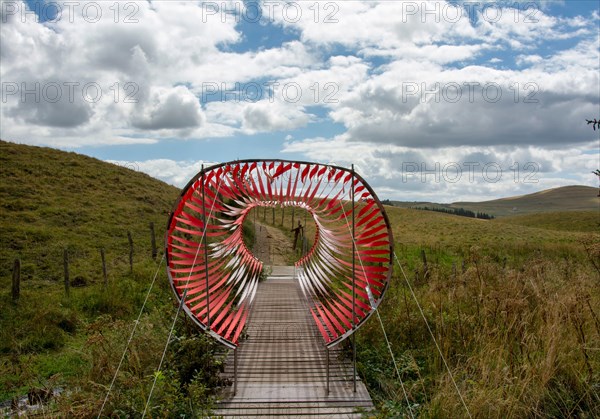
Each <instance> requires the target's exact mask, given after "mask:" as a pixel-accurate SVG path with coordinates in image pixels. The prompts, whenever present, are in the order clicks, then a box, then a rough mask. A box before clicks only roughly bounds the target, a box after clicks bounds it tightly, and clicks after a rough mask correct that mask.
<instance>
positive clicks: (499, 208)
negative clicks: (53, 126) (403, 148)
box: [394, 185, 600, 217]
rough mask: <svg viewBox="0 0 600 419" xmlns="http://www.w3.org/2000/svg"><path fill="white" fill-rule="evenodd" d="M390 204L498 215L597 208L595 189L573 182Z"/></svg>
mask: <svg viewBox="0 0 600 419" xmlns="http://www.w3.org/2000/svg"><path fill="white" fill-rule="evenodd" d="M394 205H396V206H399V207H403V208H422V207H429V208H463V209H466V210H470V211H473V212H484V213H487V214H491V215H493V216H495V217H501V216H511V215H525V214H535V213H542V212H543V213H546V212H565V211H600V198H599V197H598V189H597V188H592V187H590V186H582V185H573V186H563V187H560V188H553V189H546V190H544V191H540V192H535V193H532V194H527V195H520V196H513V197H509V198H501V199H494V200H491V201H482V202H453V203H452V204H438V203H433V202H397V201H396V202H394Z"/></svg>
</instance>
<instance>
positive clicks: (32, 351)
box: [0, 142, 220, 417]
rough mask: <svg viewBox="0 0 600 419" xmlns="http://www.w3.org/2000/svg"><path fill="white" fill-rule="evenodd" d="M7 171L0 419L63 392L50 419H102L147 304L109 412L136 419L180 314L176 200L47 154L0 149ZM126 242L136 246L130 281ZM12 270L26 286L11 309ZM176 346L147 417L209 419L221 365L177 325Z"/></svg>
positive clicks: (200, 340) (1, 186) (166, 189)
mask: <svg viewBox="0 0 600 419" xmlns="http://www.w3.org/2000/svg"><path fill="white" fill-rule="evenodd" d="M0 162H1V164H0V217H1V220H2V221H1V231H2V234H1V237H0V416H3V415H4V414H5V413H7V412H8V411H10V407H9V406H10V403H11V399H12V398H13V397H20V396H23V395H27V394H28V393H31V392H34V393H36V394H45V393H44V392H48V391H52V390H55V389H64V392H63V393H62V394H61V396H60V397H55V398H53V399H52V400H51V402H50V411H51V412H54V413H53V416H56V415H58V416H59V417H95V416H97V415H98V413H99V412H100V407H101V405H102V402H103V399H104V397H105V396H106V393H107V389H108V386H109V384H110V382H111V380H112V379H113V376H114V373H115V371H116V368H117V365H119V361H120V357H121V356H122V354H123V350H124V348H125V346H126V343H127V341H128V337H129V336H130V334H131V330H132V326H133V325H134V324H135V323H134V320H135V319H136V318H137V316H138V312H139V310H140V308H141V307H142V305H143V303H144V299H145V297H146V295H147V294H148V301H147V302H146V305H145V309H144V312H143V314H142V316H141V317H140V321H139V323H137V326H136V333H135V335H134V336H133V339H132V340H131V342H130V344H129V349H128V351H127V352H126V354H127V356H125V358H124V360H123V361H124V362H123V365H122V367H121V369H120V373H119V374H118V375H117V380H116V381H115V383H114V386H113V389H112V391H111V394H110V397H109V398H108V401H107V405H106V406H105V409H104V411H103V413H104V414H106V415H107V416H114V417H116V416H131V417H137V416H140V415H141V412H142V411H143V409H144V404H145V401H146V399H147V396H148V391H149V388H150V386H151V385H152V381H153V378H154V377H153V372H154V371H155V369H156V368H157V367H158V365H159V361H160V358H161V354H162V350H163V348H164V345H165V343H166V339H167V336H168V335H169V329H170V327H171V322H172V319H173V317H174V314H175V311H176V307H174V306H173V298H172V292H171V290H170V287H169V285H168V281H167V279H166V273H165V267H164V263H161V257H162V254H163V250H162V243H163V236H164V232H165V228H166V222H167V218H168V213H169V211H170V210H171V208H172V206H173V204H174V202H175V200H176V198H177V196H178V195H179V190H178V189H177V188H174V187H172V186H169V185H167V184H165V183H163V182H161V181H158V180H156V179H153V178H151V177H150V176H147V175H145V174H143V173H139V172H136V171H132V170H129V169H126V168H123V167H119V166H116V165H112V164H109V163H105V162H102V161H99V160H97V159H93V158H89V157H86V156H82V155H79V154H75V153H66V152H62V151H58V150H55V149H51V148H41V147H32V146H24V145H17V144H13V143H8V142H0ZM151 222H152V223H154V226H155V231H156V241H157V244H158V252H159V254H158V257H157V258H156V260H153V259H152V255H151V236H150V227H149V225H150V223H151ZM128 232H130V233H131V237H132V239H133V243H134V254H133V271H132V272H131V271H130V266H129V241H128V237H127V233H128ZM101 248H102V249H104V251H105V256H106V267H107V276H108V286H107V287H106V288H105V287H104V284H103V283H104V280H103V272H102V264H101V257H100V249H101ZM64 249H67V251H68V257H69V271H70V272H69V276H70V279H71V281H72V282H73V286H72V287H71V288H70V293H69V294H70V295H69V296H67V295H66V293H65V290H64V287H63V277H64V267H63V253H64ZM16 258H18V259H20V261H21V278H22V281H21V295H20V299H19V300H18V302H17V303H14V302H13V301H12V300H11V291H10V290H11V274H12V267H13V261H14V260H15V259H16ZM155 274H156V275H157V279H156V284H155V285H154V286H153V288H152V290H151V291H150V286H151V284H152V279H153V276H154V275H155ZM149 291H150V292H149ZM174 334H175V336H176V337H177V339H176V341H175V342H174V343H172V344H171V345H170V351H169V353H168V356H167V358H166V360H165V364H164V365H163V368H162V371H161V376H162V377H165V378H167V379H164V380H159V381H158V383H157V386H156V389H155V392H154V396H153V398H152V403H151V405H150V406H149V408H150V412H154V413H152V415H153V416H155V415H156V412H161V414H163V415H167V416H169V415H171V416H179V415H180V414H189V412H190V411H192V410H194V411H196V412H202V411H204V410H203V409H205V408H206V407H208V406H209V403H210V398H209V393H210V391H211V389H212V388H214V387H215V384H216V383H215V381H214V380H215V377H216V375H215V374H214V371H215V369H218V368H219V365H220V364H219V362H220V361H218V360H217V359H216V358H214V356H213V353H214V351H215V345H214V344H213V342H212V341H210V340H209V339H207V338H206V337H204V336H201V335H199V334H198V332H197V331H196V330H195V329H194V328H193V327H190V324H188V323H187V322H185V321H184V319H183V318H182V317H181V316H180V320H179V322H177V324H176V328H175V333H174ZM192 395H193V399H192V398H190V397H192ZM192 400H193V401H192ZM7 403H8V407H7V406H6V404H7ZM3 404H4V406H2V405H3ZM3 409H9V410H8V411H7V410H3Z"/></svg>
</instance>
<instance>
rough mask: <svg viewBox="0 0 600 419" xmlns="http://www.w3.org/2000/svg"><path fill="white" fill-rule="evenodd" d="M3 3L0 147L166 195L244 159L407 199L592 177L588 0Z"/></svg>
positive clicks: (595, 17) (593, 29) (502, 191)
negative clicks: (129, 173)
mask: <svg viewBox="0 0 600 419" xmlns="http://www.w3.org/2000/svg"><path fill="white" fill-rule="evenodd" d="M1 5H2V9H1V13H2V15H1V18H2V28H1V29H0V31H1V32H0V35H1V38H0V47H1V48H0V58H1V62H0V75H1V76H2V102H1V106H2V109H1V112H0V118H1V128H0V136H1V138H2V139H4V140H8V141H15V142H20V143H25V144H34V145H46V146H51V147H56V148H60V149H63V150H70V151H76V152H79V153H83V154H86V155H90V156H93V157H97V158H100V159H103V160H107V161H112V162H116V163H118V164H122V165H127V167H131V168H134V169H136V170H141V171H144V172H147V173H149V174H150V175H152V176H155V177H157V178H160V179H162V180H165V181H167V182H169V183H172V184H175V185H177V186H183V185H184V184H185V183H186V182H187V180H188V179H189V178H190V177H192V176H193V175H194V174H195V173H196V172H197V171H198V170H199V169H200V165H201V164H202V163H208V162H223V161H228V160H234V159H238V158H239V159H242V158H283V159H301V160H312V161H318V162H324V163H330V162H331V163H336V164H339V165H343V166H349V165H351V164H355V165H356V167H357V168H358V170H359V171H360V172H361V173H362V175H363V176H364V177H365V178H366V179H367V181H369V183H370V184H371V185H372V186H374V188H375V191H376V192H377V193H378V194H379V195H380V196H381V197H382V198H391V199H398V200H432V201H441V202H452V201H459V200H486V199H493V198H497V197H501V196H511V195H516V194H523V193H529V192H534V191H537V190H541V189H545V188H550V187H557V186H563V185H568V184H574V183H576V184H587V185H590V186H595V185H596V183H597V182H596V180H595V178H594V175H592V174H591V171H592V170H595V169H597V168H598V167H600V161H599V160H600V155H599V154H598V153H599V152H598V149H599V146H600V129H597V130H596V131H594V130H593V129H592V126H591V125H586V123H585V119H594V118H596V119H600V81H599V74H600V68H599V65H600V64H599V62H600V58H599V42H600V41H599V33H600V30H599V24H600V15H599V11H598V8H599V6H598V2H597V1H569V2H564V1H545V2H531V1H528V2H514V1H510V2H508V1H506V2H504V1H497V2H478V3H477V2H463V1H461V2H445V1H440V2H433V1H427V2H425V1H404V2H401V1H385V2H372V1H371V2H359V1H345V2H334V1H322V2H293V1H292V2H285V3H284V2H275V1H266V2H265V1H261V2H241V1H228V2H222V1H219V2H210V1H208V2H195V1H185V2H176V1H153V2H127V3H119V4H117V6H115V3H113V2H99V1H97V2H94V1H87V2H84V1H81V2H78V3H77V4H76V5H74V6H73V5H72V3H71V5H69V3H68V2H67V3H64V2H51V1H37V2H34V1H27V2H21V1H10V0H3V1H2V2H1ZM223 5H225V8H223V7H222V6H223ZM257 11H260V14H261V18H260V19H258V18H257Z"/></svg>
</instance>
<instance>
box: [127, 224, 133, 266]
mask: <svg viewBox="0 0 600 419" xmlns="http://www.w3.org/2000/svg"><path fill="white" fill-rule="evenodd" d="M127 240H129V271H130V272H131V273H133V239H132V238H131V232H129V231H128V232H127Z"/></svg>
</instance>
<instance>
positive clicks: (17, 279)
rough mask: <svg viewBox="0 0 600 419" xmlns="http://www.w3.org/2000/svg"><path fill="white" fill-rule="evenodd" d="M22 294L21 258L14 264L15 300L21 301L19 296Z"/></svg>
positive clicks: (13, 293)
mask: <svg viewBox="0 0 600 419" xmlns="http://www.w3.org/2000/svg"><path fill="white" fill-rule="evenodd" d="M20 295H21V260H20V259H19V258H17V259H15V263H14V265H13V274H12V300H13V302H15V303H16V302H17V301H19V297H20Z"/></svg>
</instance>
